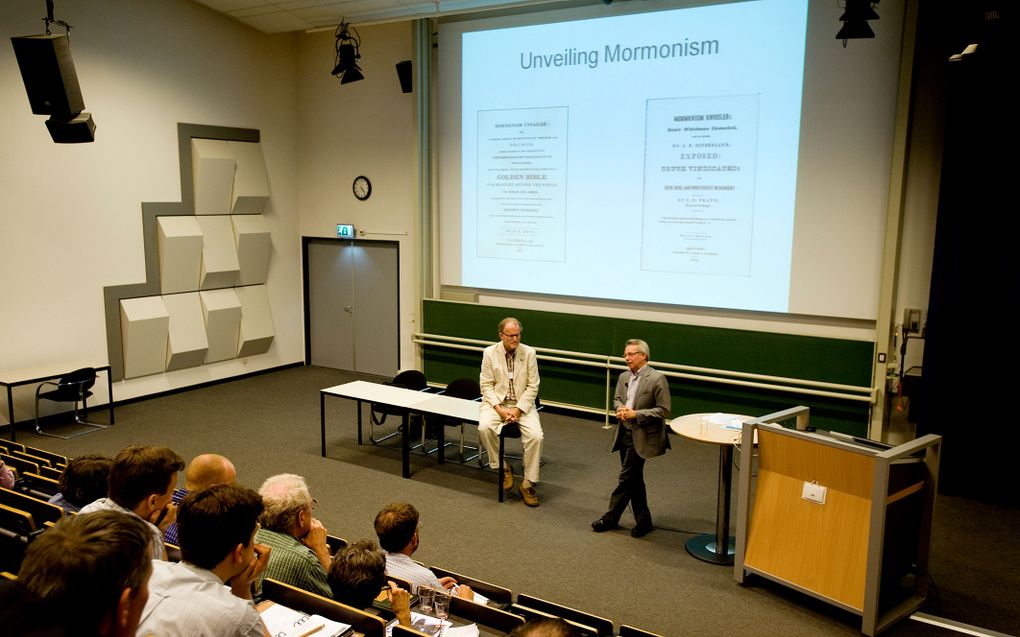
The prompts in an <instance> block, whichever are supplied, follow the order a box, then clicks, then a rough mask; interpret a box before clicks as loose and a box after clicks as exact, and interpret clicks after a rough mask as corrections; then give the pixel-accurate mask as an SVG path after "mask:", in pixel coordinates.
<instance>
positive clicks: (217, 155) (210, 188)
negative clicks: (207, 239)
mask: <svg viewBox="0 0 1020 637" xmlns="http://www.w3.org/2000/svg"><path fill="white" fill-rule="evenodd" d="M236 168H237V162H235V161H234V154H233V152H231V150H230V143H229V142H226V141H223V140H219V139H194V138H193V139H192V140H191V170H192V179H193V181H194V187H195V214H196V215H225V214H229V213H230V208H231V204H232V202H233V193H234V172H235V171H236Z"/></svg>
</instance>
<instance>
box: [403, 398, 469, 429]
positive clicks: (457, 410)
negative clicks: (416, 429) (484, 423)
mask: <svg viewBox="0 0 1020 637" xmlns="http://www.w3.org/2000/svg"><path fill="white" fill-rule="evenodd" d="M429 396H430V398H429V399H428V400H425V401H422V402H420V403H417V404H415V406H414V410H415V411H422V412H425V413H429V414H436V415H438V416H449V417H451V418H456V419H457V420H463V421H466V422H478V412H479V409H480V408H481V406H482V403H480V402H478V401H477V400H468V399H467V398H454V397H453V396H444V395H443V394H429Z"/></svg>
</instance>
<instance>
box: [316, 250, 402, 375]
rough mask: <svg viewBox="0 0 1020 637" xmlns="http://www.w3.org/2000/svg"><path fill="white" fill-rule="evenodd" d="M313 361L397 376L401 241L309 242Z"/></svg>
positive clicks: (323, 365)
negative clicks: (399, 249)
mask: <svg viewBox="0 0 1020 637" xmlns="http://www.w3.org/2000/svg"><path fill="white" fill-rule="evenodd" d="M305 258H306V263H307V268H308V269H307V272H308V288H307V289H308V298H307V299H306V303H307V307H308V323H309V324H308V340H309V360H310V362H311V364H312V365H320V366H322V367H332V368H335V369H345V370H353V371H357V372H364V373H368V374H378V375H380V376H393V375H395V374H396V373H397V367H398V364H399V326H398V322H399V304H398V292H397V290H398V287H399V286H398V267H397V266H398V263H399V260H398V244H397V243H395V242H391V241H339V240H329V239H313V240H309V241H308V242H307V244H306V254H305Z"/></svg>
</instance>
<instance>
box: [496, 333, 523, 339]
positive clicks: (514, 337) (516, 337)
mask: <svg viewBox="0 0 1020 637" xmlns="http://www.w3.org/2000/svg"><path fill="white" fill-rule="evenodd" d="M499 335H500V336H505V337H506V338H509V339H517V340H521V334H520V332H518V333H517V334H507V333H506V332H500V333H499Z"/></svg>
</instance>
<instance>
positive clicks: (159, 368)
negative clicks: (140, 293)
mask: <svg viewBox="0 0 1020 637" xmlns="http://www.w3.org/2000/svg"><path fill="white" fill-rule="evenodd" d="M169 327H170V314H169V312H167V309H166V305H164V304H163V299H162V298H161V297H158V296H148V297H141V298H135V299H121V301H120V334H121V344H122V346H123V352H124V378H135V377H138V376H147V375H149V374H158V373H161V372H163V371H164V370H165V369H166V343H167V337H168V332H169Z"/></svg>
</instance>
